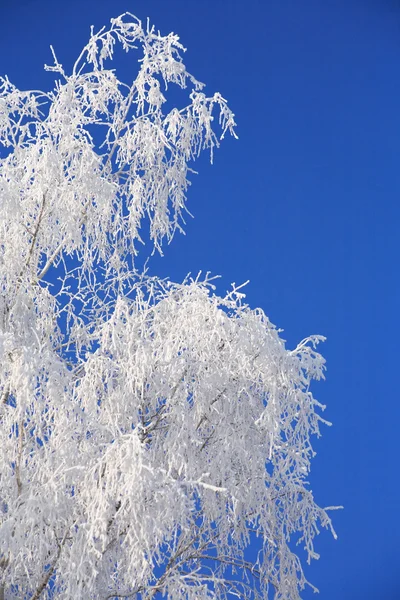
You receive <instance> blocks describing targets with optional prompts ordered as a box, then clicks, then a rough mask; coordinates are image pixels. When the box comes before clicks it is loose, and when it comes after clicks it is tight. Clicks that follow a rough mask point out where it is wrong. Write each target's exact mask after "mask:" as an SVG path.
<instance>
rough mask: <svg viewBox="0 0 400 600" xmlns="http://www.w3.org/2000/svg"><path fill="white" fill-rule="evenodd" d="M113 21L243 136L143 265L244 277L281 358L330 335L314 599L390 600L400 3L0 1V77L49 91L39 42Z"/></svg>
mask: <svg viewBox="0 0 400 600" xmlns="http://www.w3.org/2000/svg"><path fill="white" fill-rule="evenodd" d="M126 10H129V11H131V12H133V13H135V14H136V15H137V16H138V17H140V18H142V19H145V18H146V17H147V16H149V17H150V19H151V21H152V22H153V23H154V24H155V25H156V27H157V28H159V29H160V30H161V31H162V32H164V33H167V32H169V31H171V30H172V31H175V32H177V33H178V34H180V36H181V40H182V42H183V44H184V45H185V46H186V47H187V48H188V52H187V55H186V63H187V66H188V68H189V70H191V71H192V72H193V73H194V74H195V76H196V77H197V78H198V79H200V80H202V81H205V82H206V83H207V90H209V91H210V93H211V92H213V91H217V90H218V91H220V92H221V93H222V94H223V96H224V97H226V98H228V99H229V102H230V105H231V108H232V109H233V111H234V112H235V113H236V116H237V121H238V133H239V136H240V139H239V141H234V140H226V142H225V143H224V144H223V145H222V147H221V149H220V151H219V152H218V153H217V154H216V156H215V161H214V165H213V167H210V165H209V164H208V163H207V160H205V159H202V160H200V162H199V163H198V165H197V168H198V170H199V171H200V174H199V175H198V176H195V177H194V179H193V185H192V188H191V190H190V192H189V198H190V200H189V210H191V212H192V213H193V214H194V216H195V219H188V222H187V226H186V232H187V235H186V236H177V237H176V238H175V240H174V241H173V243H172V244H171V246H170V247H169V248H166V249H165V257H164V258H162V259H161V258H155V259H154V260H153V262H152V271H153V272H154V273H158V274H160V275H162V276H166V275H169V276H170V277H171V278H172V279H175V280H182V279H183V278H184V276H185V275H186V274H187V273H188V272H189V271H191V272H193V273H197V271H198V270H200V269H202V270H204V271H206V270H210V271H212V272H213V273H215V274H221V275H223V277H222V279H221V280H220V284H219V291H220V292H221V293H223V292H224V291H225V289H227V287H228V286H229V284H230V282H233V281H235V282H237V283H240V282H243V281H245V280H247V279H250V281H251V283H250V284H249V286H248V288H247V294H248V296H247V298H248V301H249V303H250V304H251V305H252V306H253V307H256V306H261V307H262V308H263V309H264V310H265V312H266V313H267V315H268V316H269V317H270V318H271V320H272V321H273V322H274V323H275V324H276V325H278V326H279V327H282V328H283V329H284V337H285V339H287V341H288V345H289V346H294V345H295V343H296V342H297V341H300V340H301V339H302V338H303V337H305V336H307V335H308V334H312V333H320V334H323V335H326V336H327V338H328V340H327V342H326V343H325V344H324V347H323V353H324V355H325V356H326V358H327V361H328V372H327V381H326V382H324V383H323V384H318V385H317V386H315V388H314V391H315V393H316V395H317V396H318V398H319V400H320V401H321V402H323V403H324V404H327V405H328V408H327V411H326V413H325V416H326V418H328V419H329V420H331V421H333V424H334V426H333V427H332V428H325V429H324V431H323V437H322V439H321V440H319V441H317V443H316V450H317V452H318V455H317V457H316V458H315V460H314V467H313V472H312V476H311V483H312V488H313V490H314V493H315V497H316V499H317V501H318V502H319V503H320V504H321V505H323V506H326V505H334V504H343V505H344V506H345V510H344V511H341V512H340V513H335V514H334V524H335V527H336V530H337V533H338V535H339V539H338V541H336V542H335V541H334V540H333V539H332V538H331V537H330V536H329V535H328V534H327V533H325V532H324V533H323V534H322V535H321V536H320V538H319V540H318V543H317V551H319V552H320V553H321V559H320V561H318V562H314V564H313V565H312V566H311V567H310V568H308V569H307V571H306V574H307V575H308V577H309V579H310V580H311V581H312V582H313V583H314V584H315V585H317V587H319V588H320V591H321V594H320V598H321V599H322V600H338V599H340V600H354V599H355V598H357V599H358V598H362V599H363V600H375V599H378V598H385V600H396V599H398V598H399V597H400V582H399V581H398V575H396V567H398V558H397V555H398V553H397V547H398V544H397V540H398V538H399V534H400V517H399V513H398V505H399V500H398V499H399V494H400V483H399V479H398V474H397V473H398V464H399V460H398V456H399V452H398V447H399V445H398V427H399V421H400V409H399V391H398V388H399V385H398V382H397V372H398V370H399V368H398V366H397V365H398V361H399V350H398V345H399V340H400V331H399V324H398V312H399V308H398V307H399V291H400V288H399V268H398V262H399V256H400V253H399V249H398V246H399V243H398V237H399V235H398V227H399V222H400V220H399V217H400V214H399V213H400V209H399V201H398V199H399V192H400V170H399V168H398V161H399V156H400V147H399V146H400V141H399V140H400V135H399V134H400V111H399V106H400V84H399V70H400V2H399V1H396V0H380V1H379V0H324V1H322V0H302V1H301V2H300V1H299V0H246V2H243V1H234V0H213V1H212V0H201V1H200V0H169V1H166V0H146V1H145V0H135V1H128V0H85V1H83V2H82V1H77V0H69V1H68V2H60V1H57V0H53V1H52V2H50V1H49V0H31V1H29V0H25V1H22V0H13V1H11V0H1V2H0V23H1V25H2V27H1V31H2V35H1V37H0V56H1V59H0V72H1V73H2V74H4V73H6V74H8V76H9V78H10V80H11V81H12V82H14V83H15V84H16V85H17V86H19V87H21V88H24V89H28V88H35V89H38V88H49V87H50V86H51V81H52V80H51V74H46V73H45V72H44V71H43V70H42V66H43V63H45V62H51V54H50V50H49V44H50V43H51V44H53V45H54V47H55V49H56V52H57V55H58V58H59V60H60V61H61V62H62V63H63V64H64V66H65V67H66V68H68V66H69V65H71V62H72V59H73V58H74V57H75V56H76V55H77V53H78V51H79V50H80V48H81V46H82V45H83V44H84V42H85V41H86V40H87V37H88V32H89V26H90V25H91V24H94V25H95V26H100V25H103V24H104V23H106V22H107V21H108V20H109V18H110V17H112V16H117V15H118V14H120V13H121V12H124V11H126ZM311 596H312V595H311V594H308V593H307V594H305V595H304V598H305V600H307V599H308V598H310V597H311Z"/></svg>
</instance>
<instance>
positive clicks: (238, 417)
mask: <svg viewBox="0 0 400 600" xmlns="http://www.w3.org/2000/svg"><path fill="white" fill-rule="evenodd" d="M116 45H121V46H122V48H123V49H124V50H125V51H127V52H132V53H133V56H136V59H137V60H136V61H134V63H133V66H135V65H136V72H135V76H134V78H133V80H132V82H127V83H126V82H123V81H120V80H119V79H118V76H117V74H116V71H115V70H113V69H112V68H111V65H112V64H114V63H111V60H112V58H113V53H114V50H115V47H116ZM183 51H184V48H183V47H182V46H181V44H180V43H179V38H178V37H177V36H176V35H174V34H172V33H171V34H169V35H167V36H164V35H161V34H160V33H159V32H157V31H156V30H155V29H154V28H152V27H150V26H149V25H147V27H144V26H143V25H142V23H141V22H140V21H139V20H138V19H137V18H135V17H134V16H133V15H131V14H129V13H126V14H124V15H121V16H120V17H118V18H116V19H112V20H111V23H110V25H109V26H108V27H105V28H103V29H101V30H100V31H99V32H97V33H95V32H94V31H93V29H92V31H91V35H90V39H89V42H88V44H87V45H86V46H85V47H84V48H83V50H82V52H81V53H80V54H79V56H78V58H77V60H76V62H75V64H74V65H73V67H72V68H71V69H70V70H69V71H68V70H67V69H64V67H63V66H62V64H60V62H59V61H58V59H57V57H56V54H55V52H54V51H53V49H52V52H53V63H52V65H51V66H46V67H45V68H46V69H47V70H48V71H52V72H54V74H55V78H56V80H55V84H54V88H53V89H52V90H51V91H50V92H44V91H38V90H32V91H20V90H19V89H17V88H16V87H15V86H14V85H13V84H12V83H11V82H10V81H9V80H8V78H7V77H2V78H0V142H1V153H0V357H1V361H0V597H1V598H5V600H12V599H14V598H18V599H22V598H24V599H25V598H26V599H28V598H31V599H33V600H38V599H39V598H41V599H44V598H56V599H60V600H61V599H62V600H64V599H65V600H67V599H70V600H72V599H74V600H76V599H80V598H81V599H85V600H87V599H104V600H105V599H107V598H130V599H142V600H150V599H153V598H154V599H156V598H161V597H166V598H169V599H171V600H184V599H196V600H206V599H212V598H214V599H218V600H219V599H228V598H233V597H237V598H243V599H261V598H267V597H274V598H276V599H285V600H296V599H298V598H300V595H299V594H300V592H301V589H303V588H304V586H305V584H306V583H307V582H306V579H305V576H304V574H303V570H302V566H301V562H300V559H299V557H298V556H297V555H296V554H295V553H294V550H293V544H292V543H291V539H292V538H293V536H295V537H296V539H297V541H298V542H299V543H300V544H301V545H302V546H303V547H304V548H305V551H306V556H307V557H308V560H310V559H312V558H316V557H317V554H316V551H315V549H314V537H315V535H316V534H317V533H318V528H319V527H320V526H321V525H322V526H323V527H328V528H330V529H331V530H332V532H333V529H332V526H331V521H330V518H329V516H328V514H327V509H322V508H320V507H319V506H318V505H317V504H316V503H315V501H314V498H313V495H312V492H311V490H310V488H309V486H308V483H307V476H308V473H309V469H310V460H311V458H312V456H313V449H312V436H314V435H317V436H318V435H319V431H320V424H321V423H323V422H324V421H323V419H322V417H321V411H322V410H323V408H324V406H322V404H320V403H319V402H318V401H317V400H316V399H315V398H314V396H313V394H312V392H311V391H310V383H311V380H312V379H320V378H322V377H323V373H324V360H323V358H322V357H321V356H320V354H319V353H318V352H317V350H316V346H317V344H318V343H319V342H320V341H321V339H322V338H321V337H320V336H313V337H310V338H308V339H306V340H303V341H302V342H300V344H299V345H298V346H297V347H296V348H295V349H292V350H290V349H287V348H286V347H285V343H284V341H283V340H282V339H281V338H280V336H279V330H277V329H276V328H275V327H274V325H272V324H271V322H270V321H269V320H268V318H267V317H266V315H265V314H264V312H263V311H262V310H260V309H256V310H252V309H251V308H249V306H248V305H247V304H246V303H245V300H244V295H243V293H242V290H241V289H240V288H239V287H237V286H233V287H232V290H231V291H230V292H228V293H227V294H226V295H225V296H223V297H219V296H218V295H217V294H216V292H215V287H214V282H213V279H212V278H211V276H210V275H209V274H206V275H205V276H204V277H201V276H198V277H197V278H193V279H191V278H187V279H186V280H185V281H184V282H183V283H172V282H171V281H169V280H161V279H159V278H157V277H156V276H153V275H151V274H150V273H149V272H148V271H146V270H143V269H141V270H140V271H139V269H138V268H137V258H136V257H137V252H138V248H139V245H140V244H141V242H142V241H146V240H147V242H148V243H149V242H150V244H152V247H153V248H154V250H156V251H159V252H161V251H162V244H163V242H169V241H170V240H171V239H172V237H173V235H174V233H175V232H176V231H177V230H178V231H179V230H181V229H182V227H183V224H184V221H183V217H184V212H185V210H186V193H187V189H188V185H189V183H188V175H189V173H190V170H191V167H190V165H191V164H192V162H193V161H194V160H195V159H196V157H197V156H198V155H199V154H200V153H201V152H202V151H203V150H206V151H208V152H209V153H210V154H211V159H212V156H213V152H214V150H215V149H216V148H217V147H218V146H219V142H220V140H221V139H222V138H223V137H224V135H225V134H227V133H229V134H233V135H235V134H234V126H235V122H234V115H233V113H232V112H231V110H230V109H229V107H228V105H227V103H226V101H225V100H224V98H223V97H222V96H221V95H220V94H218V93H216V94H213V95H210V96H209V95H207V94H206V93H205V91H204V86H203V84H201V83H200V82H199V81H197V80H196V79H195V78H194V77H193V76H192V75H191V74H190V73H189V72H188V71H187V70H186V68H185V65H184V63H183V60H182V55H183ZM135 53H136V54H135ZM173 86H178V87H179V88H181V89H182V90H184V91H185V92H186V97H187V101H186V105H185V104H183V105H182V106H176V107H173V108H171V106H170V102H167V95H168V93H169V88H170V87H173ZM179 97H180V96H179ZM253 547H256V548H257V553H254V552H253V551H252V548H253Z"/></svg>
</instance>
